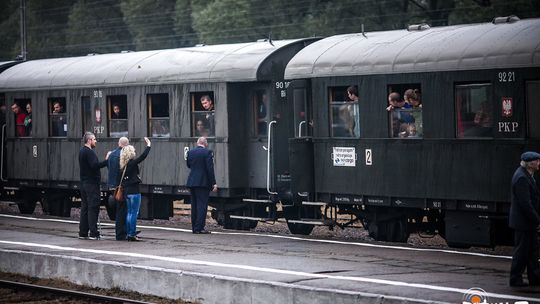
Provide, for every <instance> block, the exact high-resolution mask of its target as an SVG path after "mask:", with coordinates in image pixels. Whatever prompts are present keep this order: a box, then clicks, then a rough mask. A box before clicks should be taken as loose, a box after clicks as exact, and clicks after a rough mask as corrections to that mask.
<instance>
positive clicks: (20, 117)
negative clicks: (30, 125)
mask: <svg viewBox="0 0 540 304" xmlns="http://www.w3.org/2000/svg"><path fill="white" fill-rule="evenodd" d="M11 110H12V111H13V113H15V135H16V136H17V137H23V136H26V128H25V127H24V119H25V118H26V113H24V112H23V110H22V109H21V107H20V106H19V105H18V104H16V103H14V104H13V105H11Z"/></svg>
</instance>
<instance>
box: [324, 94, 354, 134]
mask: <svg viewBox="0 0 540 304" xmlns="http://www.w3.org/2000/svg"><path fill="white" fill-rule="evenodd" d="M351 90H352V91H354V92H356V96H355V97H353V96H352V95H351V94H349V93H350V91H351ZM328 100H329V105H330V134H331V136H332V137H356V138H358V137H360V115H359V110H358V87H356V86H350V87H347V86H339V87H330V88H329V89H328Z"/></svg>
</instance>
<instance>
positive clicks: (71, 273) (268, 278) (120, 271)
mask: <svg viewBox="0 0 540 304" xmlns="http://www.w3.org/2000/svg"><path fill="white" fill-rule="evenodd" d="M139 228H140V229H141V230H142V233H141V236H142V237H143V238H144V241H143V242H125V241H123V242H119V241H114V240H113V238H112V235H113V228H112V224H110V223H109V224H104V235H105V237H106V238H105V239H104V240H100V241H90V240H79V239H78V238H77V230H78V222H75V221H66V220H61V219H37V218H31V217H19V216H11V215H0V270H2V271H6V272H14V273H20V274H25V275H31V276H36V277H41V278H61V279H66V280H69V281H72V282H74V283H77V284H84V285H90V286H93V287H101V288H114V287H117V288H120V289H122V290H127V291H130V290H134V291H138V292H141V293H146V294H153V295H157V296H163V297H168V298H173V299H178V298H182V299H187V300H197V301H200V302H201V303H310V304H311V303H443V302H444V303H462V302H463V301H464V300H467V299H468V297H470V295H472V294H479V293H481V295H482V296H483V297H484V298H485V299H486V300H487V301H486V302H487V303H506V302H508V303H515V302H517V301H528V302H529V303H540V289H538V290H535V289H534V288H526V289H522V290H514V289H511V288H509V287H508V286H507V281H508V270H509V267H510V258H509V257H507V256H494V255H486V254H476V253H467V252H457V251H452V250H436V249H420V248H410V247H404V246H396V245H385V244H371V243H358V242H354V241H336V240H328V239H326V240H325V239H313V238H309V237H296V236H280V235H265V234H256V233H249V232H234V231H231V232H227V231H223V232H214V233H212V234H210V235H194V234H192V233H191V231H190V230H188V229H180V228H168V227H157V226H139ZM471 289H474V290H471ZM480 289H482V290H484V291H485V293H484V292H482V291H481V290H480Z"/></svg>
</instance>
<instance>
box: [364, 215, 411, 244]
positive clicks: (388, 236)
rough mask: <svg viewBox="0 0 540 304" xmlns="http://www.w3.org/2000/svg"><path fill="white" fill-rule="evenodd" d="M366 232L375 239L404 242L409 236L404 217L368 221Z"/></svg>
mask: <svg viewBox="0 0 540 304" xmlns="http://www.w3.org/2000/svg"><path fill="white" fill-rule="evenodd" d="M368 232H369V236H370V237H372V238H373V239H374V240H376V241H383V242H399V243H406V242H407V239H408V238H409V231H408V228H407V218H405V217H402V218H397V219H392V220H388V221H381V222H371V223H368Z"/></svg>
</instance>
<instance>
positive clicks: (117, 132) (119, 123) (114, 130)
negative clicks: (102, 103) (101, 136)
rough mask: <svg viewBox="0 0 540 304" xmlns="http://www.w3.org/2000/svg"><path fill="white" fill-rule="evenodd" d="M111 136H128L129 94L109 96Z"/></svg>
mask: <svg viewBox="0 0 540 304" xmlns="http://www.w3.org/2000/svg"><path fill="white" fill-rule="evenodd" d="M107 109H108V112H109V137H117V138H118V137H122V136H126V137H127V136H128V119H127V96H126V95H117V96H107Z"/></svg>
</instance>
